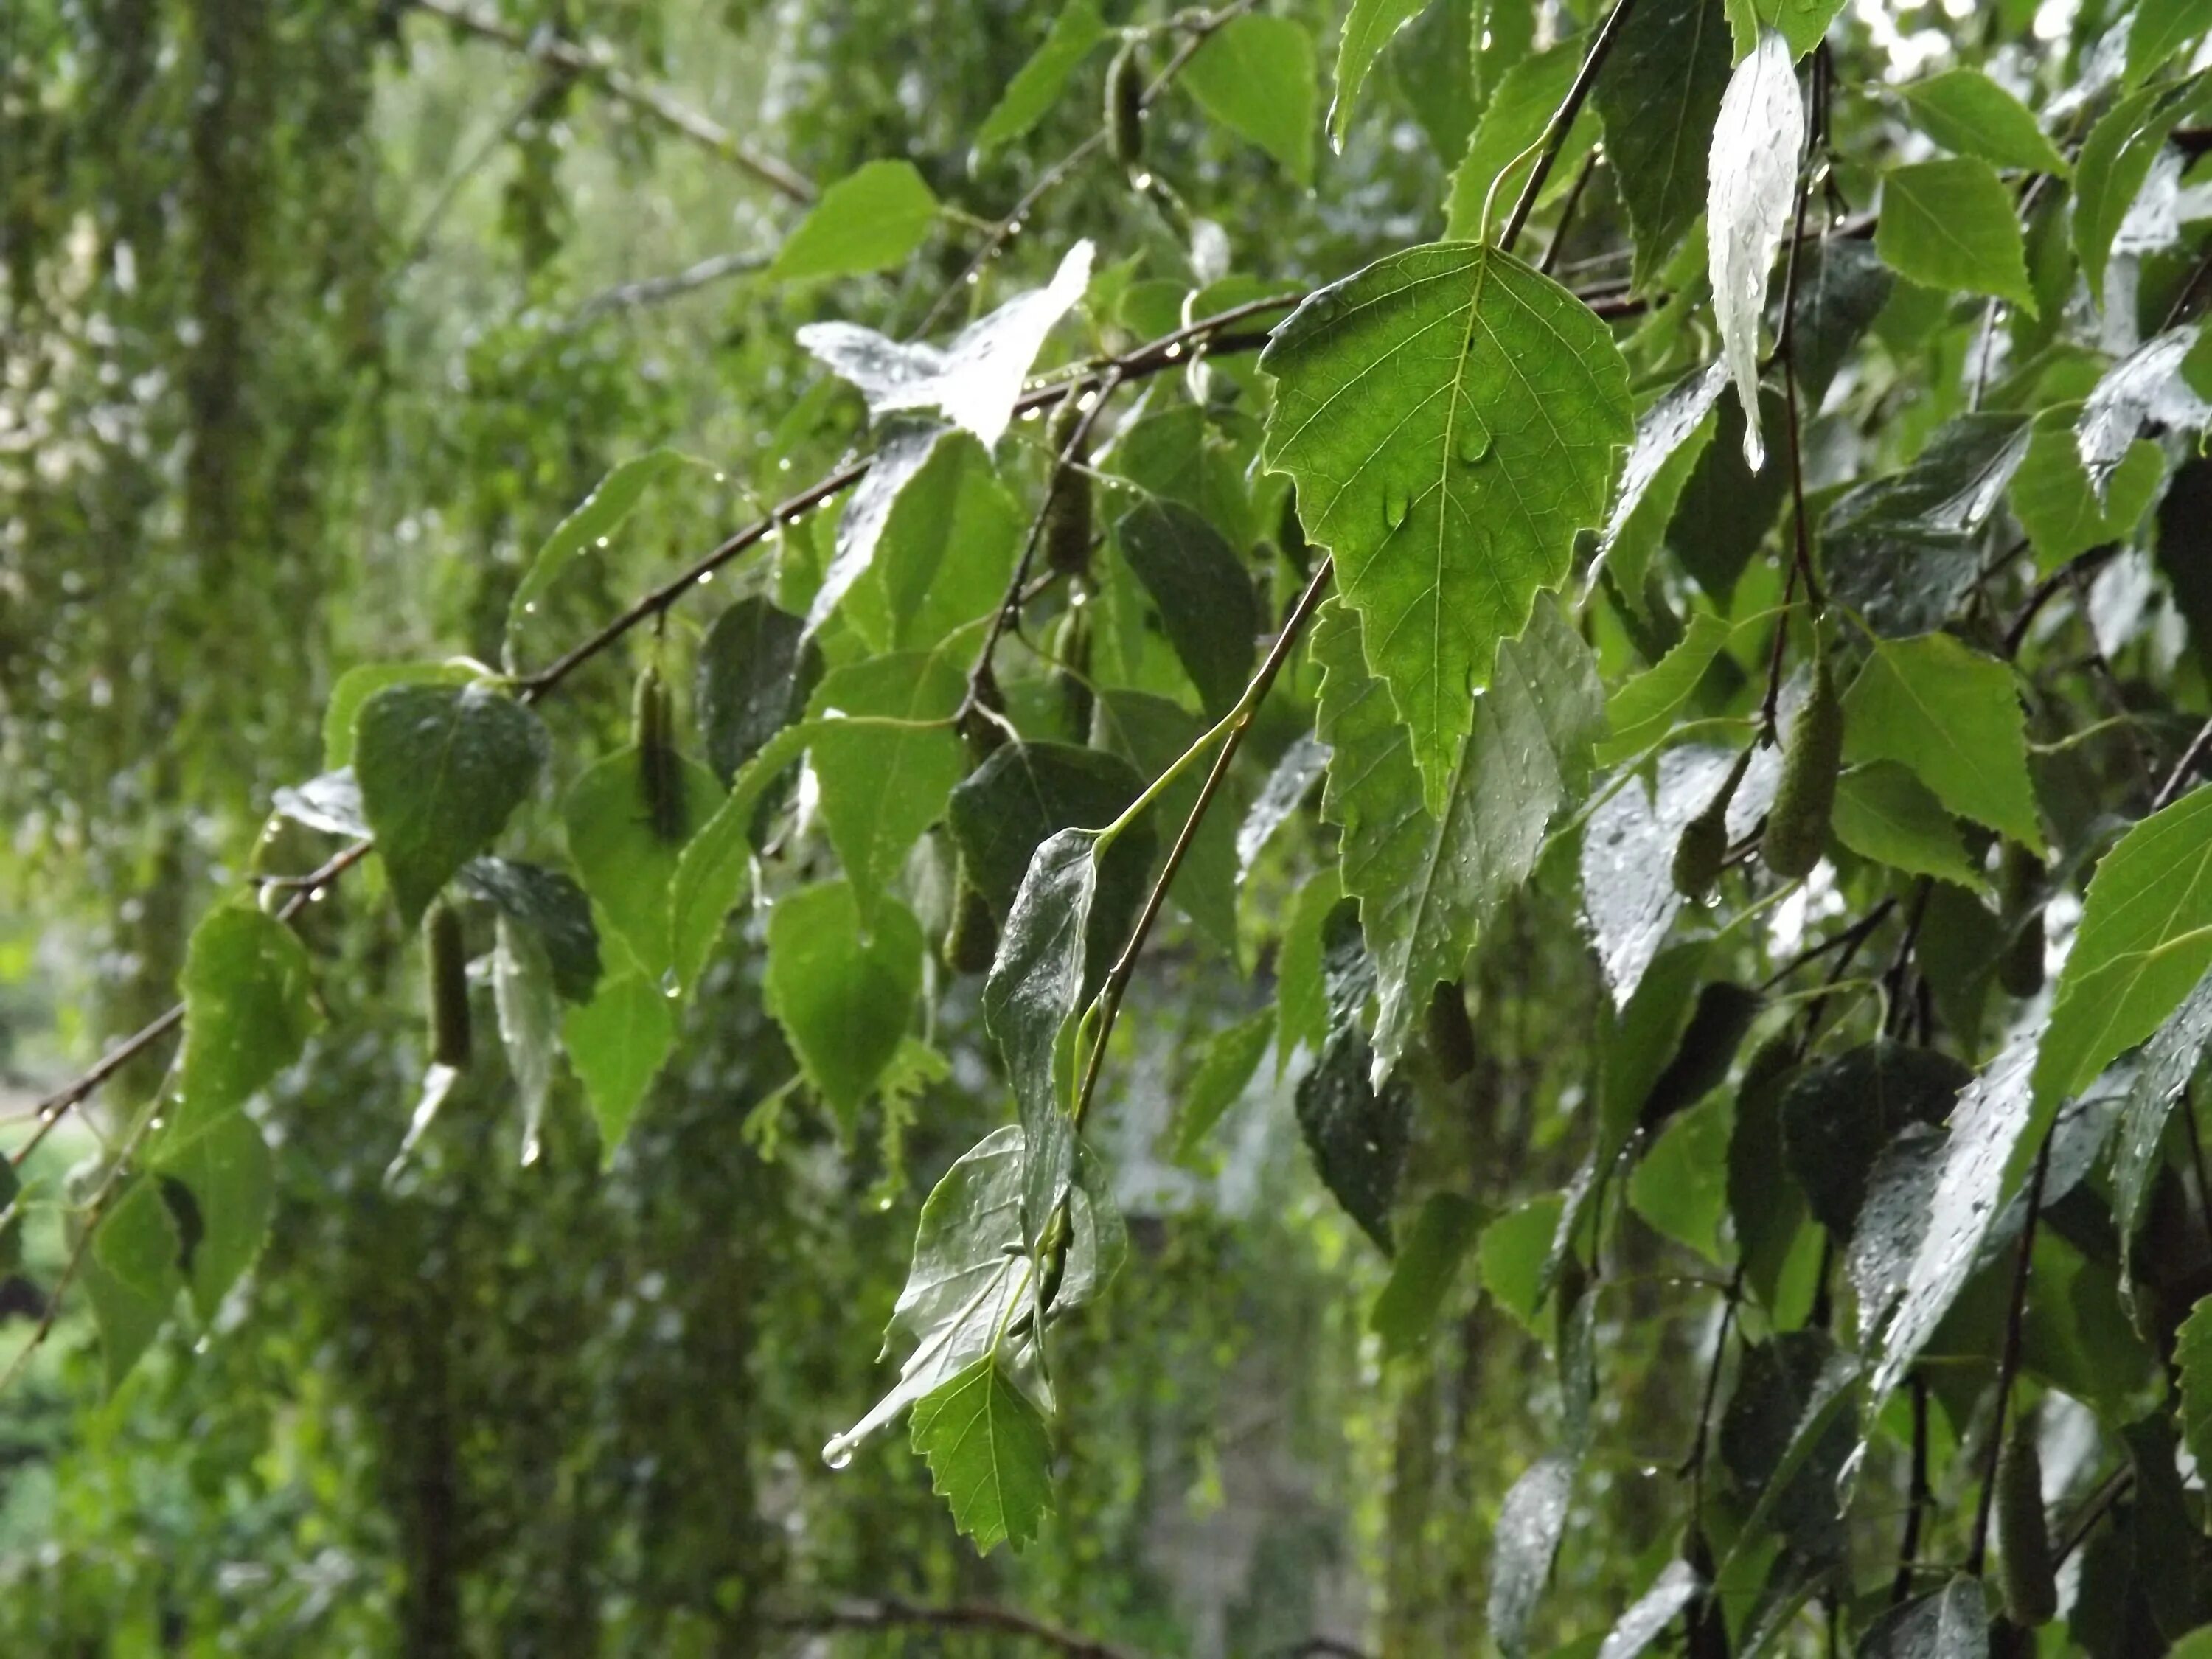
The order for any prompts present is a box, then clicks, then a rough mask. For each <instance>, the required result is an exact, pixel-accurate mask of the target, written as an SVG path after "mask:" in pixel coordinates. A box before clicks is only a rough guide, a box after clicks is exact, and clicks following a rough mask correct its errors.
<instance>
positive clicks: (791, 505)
mask: <svg viewBox="0 0 2212 1659" xmlns="http://www.w3.org/2000/svg"><path fill="white" fill-rule="evenodd" d="M1299 297H1301V296H1299V295H1279V296H1275V297H1273V298H1269V299H1263V300H1254V301H1248V302H1247V303H1245V304H1243V305H1241V306H1235V307H1231V308H1230V309H1229V310H1227V311H1224V312H1221V313H1218V315H1215V316H1212V317H1205V318H1200V319H1199V320H1198V321H1196V322H1194V323H1190V324H1188V325H1185V326H1184V327H1182V328H1179V329H1177V330H1176V331H1175V332H1173V333H1172V334H1166V335H1163V336H1161V337H1159V338H1158V339H1157V340H1153V341H1150V342H1148V343H1146V344H1144V345H1141V346H1138V347H1136V348H1135V349H1133V350H1130V351H1127V352H1125V353H1123V354H1122V355H1121V356H1119V357H1116V358H1113V359H1110V360H1109V361H1108V362H1104V363H1102V364H1098V365H1096V366H1094V367H1093V368H1091V369H1090V370H1089V371H1088V372H1086V373H1085V374H1079V375H1077V376H1075V377H1073V378H1071V379H1069V380H1062V381H1059V382H1056V383H1054V384H1053V385H1050V386H1041V387H1039V388H1037V389H1036V390H1035V391H1031V392H1025V393H1024V395H1023V397H1022V398H1021V399H1020V401H1019V402H1018V403H1017V404H1015V409H1016V410H1017V411H1018V412H1022V413H1026V412H1027V411H1029V410H1033V409H1045V408H1048V407H1049V406H1051V405H1052V404H1056V403H1058V402H1059V401H1060V399H1061V398H1065V397H1067V396H1068V395H1070V393H1071V392H1081V391H1083V390H1085V388H1087V387H1090V386H1094V385H1096V384H1098V383H1099V382H1100V381H1101V380H1103V377H1105V376H1107V375H1109V374H1110V375H1113V376H1115V378H1117V379H1120V380H1133V379H1139V378H1142V377H1143V376H1146V375H1148V374H1159V373H1160V372H1162V371H1163V370H1164V369H1167V368H1173V367H1175V366H1176V365H1178V364H1180V363H1181V362H1182V361H1183V357H1184V353H1185V351H1186V349H1188V347H1189V346H1190V345H1191V343H1193V342H1194V341H1197V340H1200V339H1201V338H1204V339H1207V340H1208V341H1209V343H1210V349H1212V350H1215V351H1219V352H1229V351H1232V350H1237V351H1244V350H1250V349H1254V348H1255V347H1256V346H1258V345H1261V344H1262V343H1265V339H1266V337H1265V336H1264V335H1254V334H1250V333H1230V332H1224V331H1226V330H1230V329H1231V328H1233V327H1234V325H1237V324H1238V323H1241V322H1245V321H1249V319H1252V318H1254V317H1257V316H1261V315H1264V314H1266V313H1268V312H1270V311H1280V310H1284V309H1285V308H1287V307H1290V306H1291V305H1294V304H1296V303H1297V300H1298V299H1299ZM869 465H870V460H869V459H868V458H866V457H863V458H862V459H859V460H856V461H852V462H849V463H848V464H847V465H844V466H842V467H840V468H838V469H837V470H836V471H834V472H831V473H829V475H828V476H827V477H823V478H821V479H819V480H817V482H816V483H813V484H811V485H809V486H808V487H807V488H806V489H803V490H800V491H799V493H798V494H797V495H792V496H789V497H787V499H785V500H784V501H781V502H779V503H778V504H777V505H776V506H775V507H774V508H772V509H771V510H770V511H769V513H768V515H767V516H766V517H764V518H763V519H761V520H758V521H757V522H756V523H753V524H750V525H748V526H745V527H744V529H743V530H740V531H738V532H736V533H735V534H733V535H732V536H730V537H728V538H726V539H725V540H724V541H723V542H722V543H721V544H720V545H719V546H717V547H715V548H714V549H713V550H711V551H709V552H708V553H706V554H704V555H702V556H700V557H699V558H698V559H696V560H695V561H694V562H692V563H690V565H688V566H686V567H685V568H684V569H683V570H681V571H679V572H678V574H675V575H674V576H671V578H669V580H666V581H665V582H663V583H662V584H661V585H660V586H658V587H656V588H654V589H653V590H652V591H651V592H648V593H647V594H646V595H645V596H644V597H643V598H641V599H638V600H636V601H635V603H633V604H632V605H629V608H628V609H626V610H624V611H623V612H622V613H621V614H620V615H618V616H617V617H614V618H613V619H612V620H611V621H610V622H608V623H606V624H605V626H603V627H601V628H600V629H598V630H597V631H596V632H594V633H593V634H592V635H590V636H589V637H588V638H587V639H586V640H585V641H583V642H582V643H581V644H580V645H577V646H576V647H574V648H573V649H571V650H569V651H568V652H565V653H562V655H561V656H559V657H557V658H556V659H554V660H553V661H552V662H550V663H549V664H548V665H546V666H545V667H544V668H542V669H540V670H538V671H537V672H536V673H534V674H531V675H528V676H526V677H525V678H523V679H522V680H521V681H520V684H518V687H517V695H518V696H520V698H521V700H522V701H523V702H526V703H534V702H538V700H539V699H541V698H543V697H545V696H549V695H550V694H551V693H552V692H553V691H554V690H556V688H557V687H558V686H559V685H560V684H561V683H562V681H564V680H566V679H567V678H568V676H569V675H571V674H573V673H574V672H575V671H576V670H578V669H579V668H580V667H582V666H583V665H585V664H586V663H587V662H589V661H590V660H592V658H594V657H596V656H598V655H599V654H600V653H602V652H604V651H605V650H606V649H608V647H611V646H612V645H613V644H614V643H615V642H616V641H618V640H620V639H621V638H623V635H626V634H628V633H629V632H630V630H631V629H635V628H636V627H637V626H639V625H640V624H641V623H647V622H650V621H653V620H654V619H655V618H657V617H659V616H661V615H662V614H663V613H665V611H668V610H669V609H670V608H671V607H672V606H673V605H675V604H676V603H677V601H678V600H679V599H682V598H683V597H684V595H685V594H687V593H689V592H693V591H694V590H695V589H696V588H697V587H698V586H699V585H700V583H701V582H702V580H704V579H705V578H707V577H708V576H710V575H712V574H714V572H715V571H717V570H719V569H720V568H722V567H723V566H724V565H726V564H728V563H729V562H731V561H732V560H733V559H735V558H737V557H738V556H740V555H742V554H744V553H745V552H746V551H748V550H750V549H751V548H753V547H756V546H757V545H758V544H760V543H762V542H763V541H765V540H766V539H767V538H769V536H770V535H772V534H774V533H775V530H776V528H777V527H778V526H780V525H781V524H784V523H786V522H787V521H788V520H793V519H796V518H798V517H799V516H800V515H801V514H803V513H806V512H808V511H810V510H811V509H812V508H814V507H819V506H820V505H821V504H822V503H823V502H824V501H829V500H831V499H833V498H834V497H836V495H839V494H840V493H842V491H844V490H847V489H851V488H852V487H853V485H854V484H855V483H859V482H860V479H861V478H863V477H866V475H867V471H868V467H869ZM371 845H372V843H370V842H356V843H355V844H354V845H352V846H350V847H349V848H346V849H345V850H344V851H343V852H341V853H339V854H337V855H336V856H335V857H333V858H332V859H331V860H330V861H329V862H328V863H327V864H325V866H323V867H322V868H321V869H319V870H318V871H315V872H312V873H311V874H309V875H307V876H304V877H300V878H294V879H292V880H290V881H288V882H287V883H286V885H288V886H290V887H293V888H294V889H295V891H294V892H293V895H292V896H291V898H290V899H289V901H288V902H286V903H285V905H284V906H283V908H282V909H280V910H279V911H278V912H277V915H278V917H279V918H280V919H281V920H283V921H290V920H291V919H292V918H293V917H294V916H295V915H298V914H299V912H300V909H301V907H303V906H304V905H306V904H307V903H308V902H311V901H312V900H313V897H314V896H315V895H316V893H317V892H318V891H319V890H321V889H323V888H325V887H326V886H327V885H329V884H331V882H334V881H336V880H337V878H339V877H340V876H343V874H344V873H345V872H347V871H348V870H349V869H351V868H352V867H353V866H355V865H356V864H357V863H359V862H360V861H361V860H362V859H363V858H365V857H367V856H368V852H369V850H370V847H371ZM184 1018H185V1009H184V1005H183V1004H182V1003H179V1004H177V1005H175V1006H173V1007H171V1008H170V1009H169V1010H167V1012H165V1013H162V1014H161V1015H160V1016H159V1017H157V1018H155V1019H154V1020H153V1021H152V1022H151V1023H150V1024H148V1025H146V1026H145V1027H144V1028H143V1030H139V1031H137V1032H135V1033H133V1034H132V1035H131V1036H129V1037H126V1038H125V1039H124V1040H123V1041H122V1042H119V1043H118V1044H117V1045H116V1046H115V1047H114V1048H112V1049H110V1050H109V1051H108V1052H107V1053H106V1054H103V1055H101V1056H100V1059H99V1060H98V1061H96V1062H95V1063H94V1065H93V1066H92V1067H91V1068H90V1069H89V1070H88V1071H86V1072H85V1073H83V1074H82V1075H81V1076H79V1077H77V1078H76V1079H73V1080H72V1081H70V1082H69V1083H66V1084H64V1085H62V1086H61V1087H60V1088H58V1089H57V1090H55V1091H53V1092H52V1093H51V1094H49V1095H47V1096H46V1097H45V1098H43V1099H42V1100H40V1102H39V1103H38V1105H37V1106H36V1107H35V1108H34V1109H33V1115H34V1117H35V1119H36V1123H37V1127H35V1128H33V1131H32V1133H31V1136H30V1138H29V1139H28V1140H27V1141H26V1142H25V1143H24V1144H23V1145H22V1146H19V1147H16V1148H15V1150H14V1152H11V1153H10V1154H9V1162H10V1163H12V1164H16V1165H18V1166H20V1165H21V1164H22V1162H23V1161H24V1159H26V1158H28V1157H30V1155H31V1154H32V1153H33V1152H35V1151H36V1150H37V1149H38V1147H39V1145H40V1142H42V1141H43V1140H44V1139H46V1135H47V1134H48V1133H50V1132H51V1131H52V1128H53V1126H54V1125H55V1124H56V1123H58V1121H60V1120H61V1119H62V1118H63V1117H64V1116H65V1115H68V1114H69V1113H70V1111H72V1110H74V1109H76V1108H77V1107H79V1106H81V1105H82V1104H83V1103H84V1102H85V1101H86V1100H87V1099H88V1098H90V1097H91V1096H92V1095H93V1094H94V1092H95V1091H98V1090H99V1089H100V1086H101V1085H103V1084H105V1083H106V1082H107V1081H108V1080H109V1079H112V1077H113V1076H114V1075H115V1074H116V1073H118V1072H119V1071H121V1070H122V1069H123V1068H124V1067H125V1066H128V1065H129V1064H130V1063H131V1061H132V1060H136V1059H137V1058H138V1057H139V1055H141V1054H144V1053H146V1052H147V1051H148V1050H149V1049H150V1048H153V1047H154V1046H155V1044H156V1043H158V1042H161V1041H162V1040H163V1039H164V1038H166V1037H167V1036H171V1035H173V1033H174V1032H175V1031H176V1030H178V1029H179V1027H180V1026H181V1025H182V1024H183V1023H184Z"/></svg>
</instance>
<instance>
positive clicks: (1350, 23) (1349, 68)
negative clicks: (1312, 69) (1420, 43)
mask: <svg viewBox="0 0 2212 1659" xmlns="http://www.w3.org/2000/svg"><path fill="white" fill-rule="evenodd" d="M1427 3H1428V0H1352V9H1351V10H1350V11H1348V12H1346V14H1345V18H1344V33H1343V34H1342V35H1340V37H1339V38H1338V40H1337V47H1336V92H1335V94H1334V96H1333V97H1332V98H1331V99H1330V100H1329V105H1328V136H1329V137H1330V139H1331V141H1332V142H1334V144H1335V145H1336V147H1337V149H1343V148H1344V136H1345V134H1346V133H1347V132H1349V131H1352V106H1354V105H1355V104H1357V103H1358V101H1359V87H1360V83H1361V82H1364V81H1365V80H1366V78H1367V71H1368V70H1370V68H1372V67H1373V65H1374V63H1375V60H1376V58H1378V57H1380V56H1381V55H1382V52H1383V47H1385V46H1389V44H1390V37H1391V36H1392V35H1394V34H1395V33H1397V32H1398V31H1399V30H1400V29H1401V28H1403V27H1405V26H1406V25H1407V23H1409V22H1411V21H1413V16H1414V15H1415V14H1416V13H1418V12H1419V10H1420V9H1421V8H1422V7H1423V6H1425V5H1426V4H1427Z"/></svg>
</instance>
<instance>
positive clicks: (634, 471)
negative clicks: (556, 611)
mask: <svg viewBox="0 0 2212 1659" xmlns="http://www.w3.org/2000/svg"><path fill="white" fill-rule="evenodd" d="M684 465H696V463H695V462H692V461H691V459H690V457H689V456H686V455H679V454H678V453H677V452H676V451H674V450H672V449H655V450H651V451H648V452H647V453H645V454H643V455H640V456H637V457H636V458H635V459H631V460H627V461H624V462H623V464H622V465H620V466H617V468H615V470H614V471H611V472H610V473H608V474H607V476H606V477H604V478H602V479H600V480H599V487H598V488H597V489H594V490H592V493H591V494H590V495H586V496H585V497H584V499H583V501H582V503H581V504H580V505H579V506H578V507H577V508H576V510H575V511H574V512H573V513H570V514H569V515H568V517H567V518H565V519H563V520H561V522H560V523H559V524H557V525H556V526H554V527H553V533H552V534H551V535H550V536H548V537H547V538H545V540H544V543H543V544H541V545H540V546H539V548H538V551H537V553H536V554H535V555H533V556H532V558H531V561H530V568H528V569H526V571H524V572H523V575H522V580H520V582H518V583H516V584H515V588H514V598H513V599H512V600H511V601H509V603H508V605H507V635H506V642H505V645H504V647H503V649H504V650H505V652H506V655H507V666H508V667H509V668H513V666H514V661H515V658H514V641H515V636H516V635H519V634H520V632H521V631H522V619H523V618H524V617H526V616H528V615H529V614H530V613H531V612H532V611H535V610H537V608H538V600H540V599H543V598H544V597H545V594H546V593H547V592H548V591H550V589H551V587H552V586H553V584H554V583H555V582H556V581H558V580H560V579H561V576H562V573H563V572H565V571H566V570H567V569H568V566H569V565H570V564H571V563H572V562H574V560H575V559H576V558H577V557H578V556H580V555H581V554H584V553H586V552H588V551H589V550H591V549H592V548H593V547H595V546H597V545H599V544H600V543H602V542H604V541H605V540H606V538H608V537H610V536H611V535H613V534H614V532H616V531H617V530H619V529H620V528H621V527H622V524H623V520H625V519H627V518H629V515H630V513H632V512H633V511H634V510H635V508H636V507H637V504H638V502H639V501H641V500H642V499H643V498H644V495H645V492H646V491H647V490H648V489H652V488H653V485H655V484H657V483H659V482H660V481H661V480H662V479H663V478H665V477H667V476H668V475H669V474H670V473H671V472H673V471H676V469H677V468H678V467H680V466H684Z"/></svg>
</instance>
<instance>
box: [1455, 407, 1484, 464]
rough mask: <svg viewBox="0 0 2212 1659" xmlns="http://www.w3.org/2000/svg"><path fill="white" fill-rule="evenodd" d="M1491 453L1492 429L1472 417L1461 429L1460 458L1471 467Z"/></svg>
mask: <svg viewBox="0 0 2212 1659" xmlns="http://www.w3.org/2000/svg"><path fill="white" fill-rule="evenodd" d="M1489 453H1490V428H1488V427H1486V426H1485V425H1483V423H1482V422H1480V421H1478V420H1475V419H1474V418H1473V417H1472V416H1470V417H1469V418H1468V422H1467V424H1466V425H1464V426H1462V427H1461V428H1460V429H1459V458H1460V459H1462V461H1465V462H1466V463H1467V464H1468V465H1469V466H1473V465H1474V464H1475V463H1476V462H1478V461H1480V460H1482V459H1486V457H1487V456H1488V455H1489Z"/></svg>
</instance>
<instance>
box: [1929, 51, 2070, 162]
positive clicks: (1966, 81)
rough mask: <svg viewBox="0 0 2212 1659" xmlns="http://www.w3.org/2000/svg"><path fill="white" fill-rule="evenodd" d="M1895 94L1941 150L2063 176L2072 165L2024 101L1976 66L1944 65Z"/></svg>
mask: <svg viewBox="0 0 2212 1659" xmlns="http://www.w3.org/2000/svg"><path fill="white" fill-rule="evenodd" d="M1898 93H1899V96H1901V97H1902V98H1903V99H1904V100H1905V107H1906V108H1907V109H1908V110H1909V111H1911V115H1912V122H1913V125H1915V126H1917V127H1918V128H1919V129H1920V130H1921V131H1923V132H1924V133H1926V134H1927V135H1928V136H1929V137H1930V138H1933V139H1934V140H1935V141H1936V143H1939V144H1941V145H1942V147H1943V148H1944V149H1948V150H1950V151H1953V152H1954V153H1955V154H1957V155H1975V156H1979V157H1980V158H1981V159H1982V160H1983V161H1990V162H1993V163H1995V164H1996V166H1998V167H2022V168H2025V169H2026V170H2027V171H2028V172H2030V173H2055V174H2057V176H2058V177H2059V178H2061V179H2063V178H2065V177H2067V176H2068V175H2069V173H2072V172H2073V170H2074V169H2073V168H2072V167H2069V165H2068V164H2067V161H2066V158H2065V157H2064V156H2063V155H2060V154H2059V153H2058V147H2057V145H2056V144H2054V143H2051V140H2050V138H2049V137H2046V136H2045V133H2044V131H2043V129H2042V128H2041V127H2039V126H2038V125H2036V121H2035V117H2034V116H2033V114H2031V113H2030V112H2029V111H2028V108H2027V105H2025V104H2023V103H2021V101H2020V100H2019V99H2017V98H2015V97H2014V96H2013V95H2012V94H2010V93H2008V92H2007V91H2006V90H2005V89H2004V88H2002V87H2001V86H1999V85H1998V84H1997V83H1996V82H1994V81H1992V80H1990V77H1989V76H1986V75H1984V74H1983V73H1982V72H1981V71H1980V70H1972V69H1954V70H1944V71H1943V73H1942V74H1941V75H1931V76H1928V77H1927V78H1926V79H1925V80H1920V81H1915V82H1911V84H1910V85H1908V86H1903V87H1899V88H1898Z"/></svg>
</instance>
